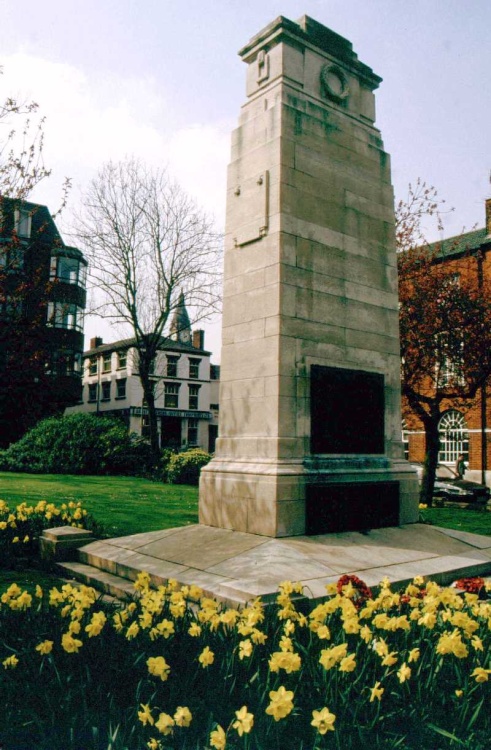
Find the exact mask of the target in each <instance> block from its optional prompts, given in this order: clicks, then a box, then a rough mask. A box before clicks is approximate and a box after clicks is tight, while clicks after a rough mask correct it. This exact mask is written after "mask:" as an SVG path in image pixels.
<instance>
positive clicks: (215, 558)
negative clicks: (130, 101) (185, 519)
mask: <svg viewBox="0 0 491 750" xmlns="http://www.w3.org/2000/svg"><path fill="white" fill-rule="evenodd" d="M78 559H79V561H80V562H81V564H82V565H83V566H84V567H85V568H86V567H87V565H90V566H94V567H96V568H98V569H99V570H102V571H105V572H106V573H107V574H108V575H111V576H121V577H122V578H125V579H130V580H134V579H135V578H136V576H137V574H138V572H139V571H140V570H145V571H148V572H149V573H150V574H151V575H152V577H153V579H154V582H155V583H157V584H158V583H159V582H163V581H165V580H166V579H168V578H175V579H177V581H179V582H180V583H181V584H191V583H194V584H196V585H198V586H201V587H202V588H203V589H204V591H205V592H206V593H207V594H208V595H212V596H216V597H217V598H219V599H221V600H223V601H224V602H228V603H234V604H238V603H242V602H245V601H247V600H248V599H250V598H252V597H255V596H262V597H263V598H264V599H265V600H267V599H268V598H271V597H273V596H274V595H275V593H276V591H277V588H278V584H279V583H280V582H281V581H284V580H292V581H301V582H302V583H303V584H304V587H305V593H306V595H307V596H309V597H311V598H314V599H316V598H319V597H322V596H324V595H325V586H326V584H327V583H330V582H333V581H337V580H338V578H339V577H340V576H341V575H342V574H344V573H352V574H356V575H358V576H359V577H360V578H362V579H363V580H364V581H365V582H366V583H367V584H368V585H369V586H374V585H376V584H378V583H379V582H380V581H381V580H382V578H384V577H386V576H387V577H388V578H389V580H390V581H391V582H392V583H400V584H403V583H405V582H407V581H409V580H411V579H412V578H413V577H414V576H416V575H423V576H427V577H431V578H432V579H433V580H436V581H438V582H440V583H442V584H448V583H451V582H452V581H453V580H455V579H456V578H459V577H463V576H472V575H486V574H489V573H491V537H489V536H482V535H478V534H469V533H467V532H460V531H454V530H452V529H444V528H440V527H436V526H428V525H425V524H409V525H406V526H401V527H394V528H386V529H374V530H373V531H369V532H367V533H358V532H346V533H340V534H329V535H323V536H296V537H287V538H282V539H272V538H270V537H264V536H258V535H256V534H248V533H242V532H237V531H229V530H227V529H218V528H214V527H211V526H203V525H193V526H184V527H179V528H175V529H166V530H163V531H152V532H149V533H143V534H135V535H133V536H127V537H120V538H116V539H109V540H104V541H95V542H92V543H90V544H87V545H85V546H83V547H81V548H80V549H79V550H78ZM74 565H75V566H76V565H77V564H74ZM73 572H75V571H73Z"/></svg>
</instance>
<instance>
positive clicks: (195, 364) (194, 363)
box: [189, 357, 201, 380]
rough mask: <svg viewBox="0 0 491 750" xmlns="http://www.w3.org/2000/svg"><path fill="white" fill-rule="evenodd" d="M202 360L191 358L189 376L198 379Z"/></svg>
mask: <svg viewBox="0 0 491 750" xmlns="http://www.w3.org/2000/svg"><path fill="white" fill-rule="evenodd" d="M200 362H201V360H200V359H193V358H191V357H190V358H189V377H190V378H193V380H196V379H197V378H199V363H200Z"/></svg>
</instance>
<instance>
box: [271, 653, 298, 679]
mask: <svg viewBox="0 0 491 750" xmlns="http://www.w3.org/2000/svg"><path fill="white" fill-rule="evenodd" d="M268 664H269V668H270V670H271V672H279V670H280V669H284V670H285V672H286V673H287V674H291V673H292V672H298V671H299V669H300V668H301V666H302V659H301V658H300V656H299V655H298V654H296V653H292V652H291V651H275V652H274V653H273V654H271V658H270V660H269V662H268Z"/></svg>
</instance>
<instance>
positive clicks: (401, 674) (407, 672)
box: [397, 662, 411, 684]
mask: <svg viewBox="0 0 491 750" xmlns="http://www.w3.org/2000/svg"><path fill="white" fill-rule="evenodd" d="M397 676H398V678H399V682H400V683H401V684H402V683H403V682H406V680H409V678H410V677H411V667H408V666H407V664H406V662H404V663H403V664H401V666H400V667H399V669H398V670H397Z"/></svg>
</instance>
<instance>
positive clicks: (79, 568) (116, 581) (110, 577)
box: [57, 562, 137, 601]
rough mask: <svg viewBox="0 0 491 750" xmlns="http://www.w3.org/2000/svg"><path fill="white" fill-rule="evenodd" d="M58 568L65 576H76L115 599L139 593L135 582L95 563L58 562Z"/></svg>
mask: <svg viewBox="0 0 491 750" xmlns="http://www.w3.org/2000/svg"><path fill="white" fill-rule="evenodd" d="M57 567H58V569H59V570H60V571H61V572H62V573H63V575H64V576H69V577H71V578H75V580H77V581H81V582H82V583H84V584H86V585H87V586H92V587H93V588H95V589H96V590H97V591H101V592H102V593H103V594H107V595H109V596H111V597H114V598H115V599H121V600H123V601H124V600H128V599H134V598H135V597H136V595H137V592H136V591H135V588H134V586H133V582H132V581H129V580H128V579H127V578H123V577H121V576H117V575H114V574H112V573H108V572H107V571H105V570H100V569H99V568H96V567H94V566H93V565H87V564H86V563H83V562H62V563H58V566H57Z"/></svg>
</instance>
